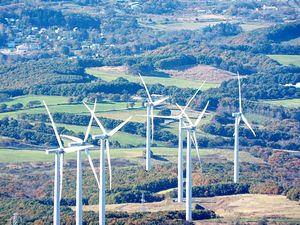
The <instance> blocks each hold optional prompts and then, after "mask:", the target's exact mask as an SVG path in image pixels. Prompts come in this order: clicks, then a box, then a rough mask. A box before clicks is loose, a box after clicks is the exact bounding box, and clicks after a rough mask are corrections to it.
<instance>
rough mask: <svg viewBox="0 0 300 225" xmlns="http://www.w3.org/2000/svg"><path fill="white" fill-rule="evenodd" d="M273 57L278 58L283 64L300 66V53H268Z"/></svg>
mask: <svg viewBox="0 0 300 225" xmlns="http://www.w3.org/2000/svg"><path fill="white" fill-rule="evenodd" d="M268 56H269V57H270V58H271V59H274V60H276V61H277V62H279V63H280V64H283V65H290V64H292V65H295V66H300V55H268Z"/></svg>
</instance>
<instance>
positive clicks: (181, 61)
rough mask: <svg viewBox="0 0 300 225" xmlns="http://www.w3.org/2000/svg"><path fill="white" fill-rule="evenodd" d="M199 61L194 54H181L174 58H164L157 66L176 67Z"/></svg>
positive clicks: (161, 67)
mask: <svg viewBox="0 0 300 225" xmlns="http://www.w3.org/2000/svg"><path fill="white" fill-rule="evenodd" d="M196 63H197V60H196V58H195V57H194V56H192V55H184V54H182V55H179V56H175V57H172V58H167V59H162V60H160V61H158V62H157V63H156V64H155V66H156V67H158V68H160V69H174V68H176V67H180V66H190V65H194V64H196Z"/></svg>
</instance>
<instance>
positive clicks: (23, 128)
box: [0, 118, 74, 146]
mask: <svg viewBox="0 0 300 225" xmlns="http://www.w3.org/2000/svg"><path fill="white" fill-rule="evenodd" d="M59 131H60V132H63V133H65V134H74V133H73V132H71V131H69V130H67V129H64V128H59ZM0 135H2V136H6V137H11V138H14V139H17V140H22V141H25V142H26V143H29V144H34V145H44V144H46V145H51V146H53V145H57V141H56V138H55V136H54V132H53V128H52V127H51V126H48V125H46V124H45V123H35V124H32V123H30V122H28V121H24V120H21V121H20V120H16V119H8V118H4V119H1V120H0Z"/></svg>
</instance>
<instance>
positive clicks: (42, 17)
mask: <svg viewBox="0 0 300 225" xmlns="http://www.w3.org/2000/svg"><path fill="white" fill-rule="evenodd" d="M14 13H15V14H13V15H10V16H13V17H14V18H18V19H19V20H20V23H24V24H27V25H31V26H36V27H40V28H44V27H51V26H59V27H67V28H70V29H73V28H74V27H78V28H83V29H87V28H94V29H100V24H101V23H100V19H99V18H96V17H91V16H89V15H87V14H78V13H77V14H75V13H69V14H65V15H64V14H63V13H62V11H60V10H54V9H49V8H46V7H37V8H34V7H25V8H23V9H21V10H19V11H14ZM3 16H7V15H5V14H4V15H3Z"/></svg>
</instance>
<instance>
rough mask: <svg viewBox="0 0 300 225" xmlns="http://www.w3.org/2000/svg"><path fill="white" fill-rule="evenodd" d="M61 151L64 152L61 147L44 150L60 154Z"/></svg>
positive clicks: (47, 152)
mask: <svg viewBox="0 0 300 225" xmlns="http://www.w3.org/2000/svg"><path fill="white" fill-rule="evenodd" d="M61 153H64V150H63V149H61V148H55V149H49V150H46V154H48V155H49V154H61Z"/></svg>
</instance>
